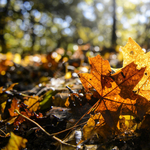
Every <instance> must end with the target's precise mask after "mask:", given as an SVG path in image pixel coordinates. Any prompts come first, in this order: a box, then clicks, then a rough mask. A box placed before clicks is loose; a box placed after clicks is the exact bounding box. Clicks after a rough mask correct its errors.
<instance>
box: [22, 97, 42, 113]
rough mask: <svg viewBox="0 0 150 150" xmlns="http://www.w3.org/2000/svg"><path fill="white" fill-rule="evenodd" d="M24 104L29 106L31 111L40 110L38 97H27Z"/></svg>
mask: <svg viewBox="0 0 150 150" xmlns="http://www.w3.org/2000/svg"><path fill="white" fill-rule="evenodd" d="M25 99H27V100H25V101H24V104H25V105H27V106H28V107H27V108H29V110H30V111H34V112H35V111H37V109H38V108H39V97H38V96H31V97H29V99H28V97H25Z"/></svg>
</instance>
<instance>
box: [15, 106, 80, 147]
mask: <svg viewBox="0 0 150 150" xmlns="http://www.w3.org/2000/svg"><path fill="white" fill-rule="evenodd" d="M15 112H16V113H17V114H18V115H20V116H22V117H24V118H25V119H27V120H29V121H31V122H32V123H34V124H35V125H37V126H38V127H39V128H40V129H41V130H42V131H43V132H44V133H45V134H47V135H48V136H51V137H52V138H53V139H55V140H56V141H58V142H60V143H61V144H64V145H67V146H72V147H74V148H77V146H75V145H71V144H69V143H65V142H64V141H62V140H61V139H59V138H57V137H56V136H52V135H51V134H49V133H48V132H47V131H46V130H45V129H44V128H43V127H42V126H40V125H39V124H38V123H37V122H35V121H33V120H32V119H30V118H28V117H27V116H24V115H23V114H21V113H20V112H19V111H18V110H17V109H15Z"/></svg>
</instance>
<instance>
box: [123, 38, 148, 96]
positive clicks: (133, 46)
mask: <svg viewBox="0 0 150 150" xmlns="http://www.w3.org/2000/svg"><path fill="white" fill-rule="evenodd" d="M121 49H122V54H123V67H125V66H127V65H128V64H130V63H131V62H133V61H134V63H135V64H137V69H141V68H142V67H146V69H145V72H144V75H143V77H142V79H141V80H140V82H139V83H138V84H137V85H136V86H135V87H134V90H135V91H139V89H140V90H141V92H139V94H140V95H142V96H144V97H145V96H146V97H145V98H149V96H148V95H147V94H145V93H146V92H147V91H148V90H147V89H150V84H149V83H148V82H147V80H149V79H148V78H149V76H150V65H149V63H150V52H148V53H145V52H144V51H143V50H142V48H141V47H140V46H139V45H138V44H137V43H136V42H135V41H134V40H133V39H132V38H129V40H128V42H127V44H126V45H125V46H124V47H121ZM145 91H146V92H145ZM143 93H144V94H143Z"/></svg>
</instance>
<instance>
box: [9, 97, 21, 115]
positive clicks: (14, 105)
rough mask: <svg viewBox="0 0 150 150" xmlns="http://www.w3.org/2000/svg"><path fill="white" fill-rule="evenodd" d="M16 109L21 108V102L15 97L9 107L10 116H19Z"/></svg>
mask: <svg viewBox="0 0 150 150" xmlns="http://www.w3.org/2000/svg"><path fill="white" fill-rule="evenodd" d="M15 109H17V110H19V104H18V100H17V99H15V98H13V100H12V103H11V107H10V108H9V109H8V111H9V114H10V116H12V117H14V116H18V114H17V113H16V112H14V110H15Z"/></svg>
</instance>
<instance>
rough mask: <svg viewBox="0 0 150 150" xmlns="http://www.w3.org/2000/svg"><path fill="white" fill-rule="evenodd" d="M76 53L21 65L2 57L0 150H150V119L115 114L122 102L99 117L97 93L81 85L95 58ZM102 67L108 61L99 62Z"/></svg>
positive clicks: (33, 58)
mask: <svg viewBox="0 0 150 150" xmlns="http://www.w3.org/2000/svg"><path fill="white" fill-rule="evenodd" d="M80 53H81V52H80ZM80 53H79V54H78V55H76V56H75V57H73V58H67V57H60V54H58V53H56V52H54V53H50V54H47V55H35V56H30V59H29V57H28V59H26V60H25V59H24V60H23V62H22V63H21V62H20V61H22V60H20V58H19V56H18V57H17V58H16V59H15V60H12V59H9V57H8V56H6V55H5V58H4V55H3V59H1V61H0V120H1V121H0V148H1V149H3V150H10V149H15V150H19V149H28V150H35V149H36V150H48V149H53V150H55V149H61V150H66V149H67V150H72V149H89V150H96V149H100V150H107V149H110V150H137V149H138V150H140V149H144V150H148V149H150V144H149V143H150V131H149V124H148V123H149V121H150V115H149V114H148V113H147V114H146V116H144V117H145V119H143V118H140V117H135V116H134V115H124V116H123V115H122V116H121V115H120V114H119V115H118V112H119V110H120V108H121V106H122V105H124V103H122V104H121V105H119V106H118V107H117V108H114V109H116V111H113V110H112V111H108V110H106V111H105V113H100V112H101V108H102V107H103V106H102V107H101V108H98V104H100V102H99V103H97V102H98V101H99V100H100V99H101V96H100V92H97V91H98V88H97V87H96V88H95V87H94V88H91V86H89V85H87V83H86V82H85V81H83V80H85V79H87V78H86V77H84V75H85V74H86V73H89V72H90V70H91V71H92V69H93V68H92V67H93V66H92V65H93V64H94V63H95V62H94V59H90V60H89V61H88V58H87V57H86V56H85V54H84V53H82V55H80ZM115 55H116V54H114V53H112V54H110V55H109V57H108V60H109V62H112V65H113V64H114V63H115V64H116V65H115V66H118V67H121V65H122V64H121V62H120V61H118V60H115V59H113V58H114V56H115ZM95 56H97V54H95ZM98 57H99V60H100V59H101V57H100V56H98ZM96 58H97V57H95V59H96ZM17 60H18V61H19V63H17ZM99 60H98V61H99ZM114 61H116V62H114ZM89 63H90V65H91V66H90V65H89ZM103 63H106V62H105V61H103V60H102V64H103ZM106 64H107V63H106ZM103 65H105V64H103ZM108 68H109V67H108ZM111 71H112V70H111ZM135 71H137V70H136V69H135ZM114 72H115V71H114ZM114 72H113V71H112V72H111V74H113V73H114ZM122 72H123V70H122ZM140 73H142V70H141V71H140ZM86 75H87V74H86ZM110 76H111V75H110ZM117 77H118V76H117ZM139 78H141V77H139ZM88 79H89V78H88ZM112 79H113V80H115V75H114V76H111V79H109V80H111V81H110V83H112V82H113V81H112ZM99 80H101V79H99ZM89 82H90V81H89ZM93 82H94V81H93ZM102 82H104V81H103V80H102ZM105 82H107V84H105V85H102V88H103V86H106V87H107V88H110V85H109V84H108V82H109V81H108V79H106V78H105ZM95 84H97V82H96V83H95ZM83 87H84V88H83ZM89 89H90V91H88V90H89ZM106 95H107V94H106ZM95 104H96V105H95ZM112 104H113V103H112ZM143 105H144V104H143V103H142V104H141V106H142V107H144V106H145V105H144V106H143ZM129 109H130V108H129V107H128V110H129ZM96 110H97V111H96ZM98 110H100V111H98ZM124 110H125V113H127V111H126V108H124ZM102 112H103V111H102ZM140 113H142V112H140ZM101 114H102V115H101ZM138 115H139V114H137V116H138ZM140 115H141V114H140ZM110 116H112V118H113V119H112V118H110ZM114 116H118V119H119V120H118V119H117V120H116V119H114ZM142 117H143V116H142ZM112 122H114V124H113V123H112ZM143 122H144V123H143ZM114 125H115V126H114Z"/></svg>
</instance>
